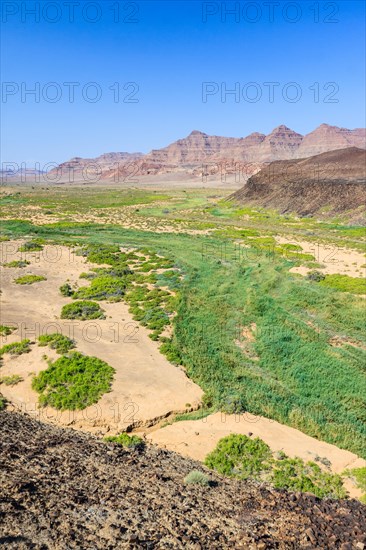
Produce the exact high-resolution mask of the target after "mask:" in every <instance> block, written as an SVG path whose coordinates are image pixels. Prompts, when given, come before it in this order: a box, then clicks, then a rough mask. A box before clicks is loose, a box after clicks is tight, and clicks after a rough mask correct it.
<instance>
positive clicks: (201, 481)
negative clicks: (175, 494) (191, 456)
mask: <svg viewBox="0 0 366 550" xmlns="http://www.w3.org/2000/svg"><path fill="white" fill-rule="evenodd" d="M184 483H185V484H186V485H203V486H204V487H208V486H209V485H210V478H209V477H208V476H207V475H206V474H204V473H203V472H200V471H199V470H192V471H191V472H189V474H187V475H186V477H185V478H184Z"/></svg>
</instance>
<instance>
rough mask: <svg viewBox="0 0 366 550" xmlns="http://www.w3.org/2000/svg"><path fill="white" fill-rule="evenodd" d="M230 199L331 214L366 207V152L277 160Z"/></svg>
mask: <svg viewBox="0 0 366 550" xmlns="http://www.w3.org/2000/svg"><path fill="white" fill-rule="evenodd" d="M228 200H232V201H236V202H239V203H245V204H255V205H258V206H262V207H266V208H267V207H268V208H275V209H277V210H279V211H280V212H282V213H285V212H297V213H298V214H300V215H302V216H307V215H314V214H316V213H318V212H321V211H322V210H324V208H326V210H327V213H328V214H329V215H336V214H341V213H344V212H347V211H356V210H357V215H361V213H362V212H363V211H364V210H365V201H366V151H365V150H363V149H359V148H357V147H349V148H346V149H340V150H336V151H330V152H327V153H321V154H320V155H315V156H312V157H310V158H305V159H299V160H286V161H275V162H272V163H270V164H268V165H267V166H266V167H264V168H263V169H262V170H261V171H260V172H259V173H257V174H255V175H254V176H252V177H251V178H250V179H249V180H248V181H247V183H246V184H245V185H244V186H243V187H242V188H241V189H239V190H238V191H236V192H235V193H233V194H232V195H230V197H229V199H228Z"/></svg>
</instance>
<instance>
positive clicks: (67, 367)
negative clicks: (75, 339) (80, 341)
mask: <svg viewBox="0 0 366 550" xmlns="http://www.w3.org/2000/svg"><path fill="white" fill-rule="evenodd" d="M113 375H114V369H113V368H112V367H111V366H110V365H108V364H107V363H105V362H104V361H102V360H101V359H98V358H97V357H88V356H86V355H82V354H81V353H79V352H76V351H75V352H72V353H70V355H69V356H62V357H60V358H59V359H57V360H56V361H54V362H53V363H52V362H50V363H49V367H48V368H47V369H46V370H44V371H42V372H41V373H40V374H39V375H38V376H36V377H35V378H34V379H33V382H32V388H33V389H34V390H36V391H37V392H38V393H40V394H41V395H40V398H39V402H40V404H41V405H42V406H45V405H50V406H52V407H55V408H56V409H60V410H76V409H85V408H86V407H88V406H89V405H93V404H94V403H97V402H98V401H99V399H100V398H101V397H102V395H103V394H104V393H106V392H108V391H109V390H110V388H111V384H112V381H113Z"/></svg>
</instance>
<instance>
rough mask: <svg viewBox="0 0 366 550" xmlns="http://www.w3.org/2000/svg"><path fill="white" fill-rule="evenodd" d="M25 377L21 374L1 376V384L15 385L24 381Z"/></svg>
mask: <svg viewBox="0 0 366 550" xmlns="http://www.w3.org/2000/svg"><path fill="white" fill-rule="evenodd" d="M22 381H23V378H22V377H21V376H19V374H12V375H10V376H3V377H2V378H0V384H5V386H15V385H16V384H19V382H22Z"/></svg>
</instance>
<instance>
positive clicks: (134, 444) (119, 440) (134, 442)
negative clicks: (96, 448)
mask: <svg viewBox="0 0 366 550" xmlns="http://www.w3.org/2000/svg"><path fill="white" fill-rule="evenodd" d="M104 441H107V442H109V443H116V444H117V445H121V446H122V447H126V448H128V449H142V448H143V447H144V446H145V443H144V440H143V439H141V437H138V436H137V435H128V433H126V432H123V433H121V434H119V435H110V436H107V437H105V438H104Z"/></svg>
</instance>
